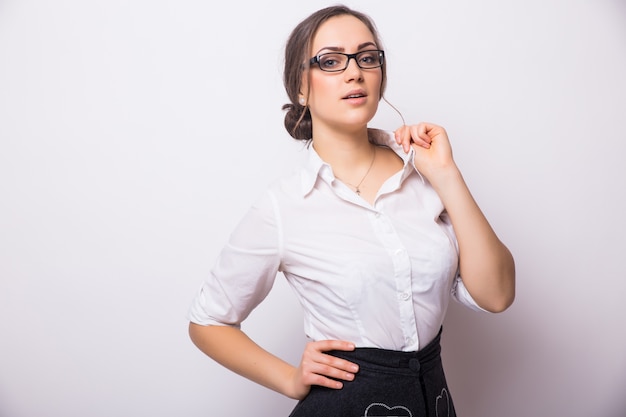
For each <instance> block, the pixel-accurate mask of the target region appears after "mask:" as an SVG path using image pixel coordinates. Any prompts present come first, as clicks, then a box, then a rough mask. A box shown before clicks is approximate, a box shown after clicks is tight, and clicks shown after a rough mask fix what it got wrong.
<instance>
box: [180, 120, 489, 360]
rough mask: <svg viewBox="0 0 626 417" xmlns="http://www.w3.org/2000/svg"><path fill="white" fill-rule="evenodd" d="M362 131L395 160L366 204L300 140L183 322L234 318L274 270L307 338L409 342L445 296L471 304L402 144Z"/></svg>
mask: <svg viewBox="0 0 626 417" xmlns="http://www.w3.org/2000/svg"><path fill="white" fill-rule="evenodd" d="M372 132H374V136H376V137H377V138H376V141H377V142H378V143H380V144H384V145H386V146H389V147H390V148H391V149H393V150H394V151H395V152H396V153H397V154H398V155H399V156H400V157H401V158H402V159H403V160H404V167H403V169H402V170H401V171H399V172H398V173H397V174H396V175H394V176H392V177H391V178H389V179H388V180H387V181H386V182H385V183H384V184H383V186H382V187H381V188H380V190H379V192H378V195H377V196H376V200H375V203H374V205H373V206H372V205H370V204H369V203H368V202H367V201H365V200H364V199H362V198H361V197H360V196H358V195H357V194H356V193H354V191H352V190H351V189H350V188H349V187H348V186H346V185H345V184H344V183H342V182H341V181H340V180H338V179H337V178H335V177H334V175H333V172H332V169H331V167H330V165H328V164H326V163H325V162H324V161H322V159H321V158H320V157H319V155H318V154H317V153H316V152H315V150H314V149H313V147H309V150H308V152H309V155H308V160H307V162H306V163H305V165H304V166H303V167H302V169H300V170H299V171H297V172H296V173H295V174H294V175H291V176H289V177H286V178H284V179H282V180H280V181H278V182H277V183H275V184H273V185H272V186H270V187H269V188H268V190H267V192H266V193H265V194H264V195H263V196H262V198H260V200H259V201H257V202H256V204H254V205H253V206H252V207H251V208H250V210H249V211H248V213H247V214H246V215H245V216H244V218H243V219H242V220H241V222H240V223H239V225H238V226H237V227H236V229H235V230H234V232H233V233H232V235H231V236H230V240H229V242H228V243H227V245H226V246H225V247H224V248H223V250H222V252H221V254H220V255H219V257H218V259H217V261H216V263H215V266H214V267H213V269H212V270H211V272H210V274H209V275H208V277H207V279H206V280H205V282H204V283H203V285H202V287H201V288H200V291H199V293H198V294H197V295H196V297H195V299H194V301H193V303H192V305H191V307H190V310H189V315H188V317H189V320H190V321H192V322H194V323H197V324H200V325H229V326H239V325H240V323H241V322H242V321H243V320H244V319H245V318H246V317H247V316H248V315H249V314H250V312H251V311H252V310H253V309H254V308H255V307H256V306H257V305H258V304H259V303H260V302H261V301H262V300H263V299H264V298H265V297H266V296H267V294H268V292H269V291H270V289H271V288H272V285H273V283H274V279H275V277H276V275H277V272H278V271H280V272H282V273H283V274H284V276H285V277H286V279H287V281H288V283H289V285H290V286H291V287H292V288H293V290H294V292H295V294H296V296H297V297H298V299H299V301H300V303H301V305H302V307H303V309H304V330H305V334H306V335H307V337H308V338H310V339H311V340H324V339H339V340H347V341H351V342H353V343H355V344H356V346H357V347H377V348H382V349H393V350H403V351H414V350H418V349H420V348H421V347H423V346H425V345H426V344H428V343H429V342H430V341H431V340H432V339H434V337H435V336H436V335H437V333H438V332H439V328H440V327H441V325H442V322H443V319H444V316H445V312H446V309H447V306H448V301H449V299H450V295H452V296H453V297H454V298H455V299H457V300H458V301H460V302H461V303H462V304H464V305H466V306H468V307H470V308H472V309H475V310H482V309H481V308H480V307H479V306H478V305H477V304H476V302H475V301H474V300H473V299H472V298H471V296H470V295H469V293H468V291H467V290H466V288H465V286H464V285H463V282H462V280H461V278H460V277H459V276H458V248H457V243H456V237H455V235H454V231H453V229H452V225H451V224H450V222H449V219H448V218H447V215H446V213H445V211H444V208H443V204H442V203H441V200H440V199H439V197H438V195H437V194H436V192H435V191H434V189H433V188H432V187H431V185H430V184H429V183H428V181H427V180H426V179H425V178H423V177H422V176H421V174H419V172H417V170H416V169H415V166H414V165H413V151H412V150H411V152H410V153H409V154H405V153H404V151H403V150H402V148H401V147H399V146H398V145H397V144H396V142H395V140H394V138H393V136H392V134H391V133H387V132H384V133H382V134H381V131H373V130H372Z"/></svg>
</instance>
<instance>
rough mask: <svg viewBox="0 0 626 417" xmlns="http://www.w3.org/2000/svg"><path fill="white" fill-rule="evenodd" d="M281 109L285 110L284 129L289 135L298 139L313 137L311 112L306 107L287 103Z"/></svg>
mask: <svg viewBox="0 0 626 417" xmlns="http://www.w3.org/2000/svg"><path fill="white" fill-rule="evenodd" d="M283 110H287V113H286V114H285V129H287V132H289V134H290V135H291V137H293V138H294V139H299V140H309V139H311V138H312V137H313V127H312V126H313V124H312V122H311V113H310V112H309V109H308V108H307V107H302V106H300V105H295V104H293V103H288V104H285V105H284V106H283ZM303 112H304V114H303Z"/></svg>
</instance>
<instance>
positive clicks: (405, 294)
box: [398, 291, 411, 301]
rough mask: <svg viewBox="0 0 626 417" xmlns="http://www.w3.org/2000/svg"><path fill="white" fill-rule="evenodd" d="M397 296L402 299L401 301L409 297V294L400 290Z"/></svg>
mask: <svg viewBox="0 0 626 417" xmlns="http://www.w3.org/2000/svg"><path fill="white" fill-rule="evenodd" d="M398 297H399V298H400V299H401V300H402V301H406V300H408V299H409V298H411V294H409V293H408V292H406V291H405V292H402V293H400V294H399V295H398Z"/></svg>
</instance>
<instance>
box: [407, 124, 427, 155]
mask: <svg viewBox="0 0 626 417" xmlns="http://www.w3.org/2000/svg"><path fill="white" fill-rule="evenodd" d="M423 131H424V124H423V123H420V124H417V125H413V126H411V138H412V143H413V144H415V145H417V146H420V147H422V148H425V149H429V148H430V144H431V143H432V140H431V138H430V137H429V136H428V135H425V134H424V133H423Z"/></svg>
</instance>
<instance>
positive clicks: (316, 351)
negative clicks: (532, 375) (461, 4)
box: [189, 6, 515, 417]
mask: <svg viewBox="0 0 626 417" xmlns="http://www.w3.org/2000/svg"><path fill="white" fill-rule="evenodd" d="M284 81H285V87H286V90H287V94H288V96H289V99H290V100H291V103H290V104H287V105H285V106H284V109H286V110H287V115H286V117H285V126H286V128H287V130H288V131H289V133H290V134H291V135H292V136H293V137H294V138H296V139H302V140H306V141H309V142H310V143H309V145H310V146H309V148H308V152H309V155H308V161H307V162H306V163H305V166H304V167H303V168H302V170H301V171H299V172H297V173H296V174H295V175H293V176H291V177H287V178H285V179H283V180H281V181H279V182H277V183H276V184H274V185H272V186H271V187H269V189H268V190H267V192H266V193H265V195H264V196H263V197H262V198H261V199H260V200H259V201H258V202H257V203H256V204H254V205H253V207H252V208H251V209H250V211H249V212H248V213H247V215H246V216H245V217H244V218H243V219H242V221H241V223H240V224H239V226H238V227H237V228H236V230H235V231H234V232H233V234H232V235H231V238H230V241H229V242H228V244H227V245H226V247H225V248H224V249H223V251H222V252H221V254H220V256H219V258H218V260H217V262H216V265H215V266H214V268H213V269H212V271H211V274H210V275H209V277H208V278H207V280H206V282H205V283H204V285H203V286H202V288H201V290H200V292H199V294H198V295H197V297H196V299H195V301H194V303H193V304H192V306H191V309H190V313H189V317H190V321H191V323H190V329H189V331H190V335H191V338H192V340H193V342H194V343H195V344H196V345H197V346H198V348H200V349H201V350H202V351H203V352H205V353H206V354H207V355H208V356H210V357H211V358H213V359H214V360H216V361H217V362H219V363H221V364H222V365H224V366H226V367H228V368H229V369H231V370H233V371H234V372H237V373H239V374H241V375H243V376H244V377H246V378H249V379H251V380H253V381H256V382H258V383H259V384H262V385H264V386H266V387H268V388H270V389H273V390H276V391H278V392H280V393H283V394H284V395H287V396H289V397H291V398H295V399H298V400H301V401H299V403H298V405H297V406H296V408H295V409H294V411H293V412H292V414H291V415H292V416H324V417H332V416H341V417H348V416H359V417H361V416H374V415H375V416H381V415H385V416H386V415H410V416H413V417H417V416H453V415H455V413H454V407H453V405H452V400H451V398H450V394H449V392H448V387H447V385H446V381H445V376H444V373H443V368H442V365H441V359H440V356H439V352H440V346H439V337H440V332H441V325H442V322H443V319H444V315H445V312H446V309H447V306H448V301H449V298H450V296H452V297H454V298H456V299H457V300H458V301H460V302H461V303H463V304H465V305H467V306H468V307H470V308H473V309H479V310H486V311H491V312H499V311H503V310H505V309H506V308H507V307H508V306H509V305H510V304H511V303H512V302H513V298H514V292H515V290H514V288H515V284H514V281H515V278H514V275H515V272H514V263H513V258H512V256H511V254H510V253H509V251H508V250H507V248H506V247H505V246H504V245H503V244H502V243H501V242H500V240H499V239H498V237H497V236H496V235H495V233H494V232H493V230H492V229H491V227H490V225H489V223H488V222H487V220H486V219H485V217H484V216H483V214H482V213H481V211H480V209H479V207H478V206H477V205H476V203H475V202H474V200H473V198H472V196H471V194H470V192H469V190H468V188H467V186H466V184H465V182H464V181H463V178H462V176H461V173H460V172H459V170H458V168H457V166H456V164H455V162H454V160H453V158H452V152H451V149H450V144H449V142H448V137H447V134H446V131H445V130H444V129H443V128H442V127H440V126H437V125H434V124H431V123H420V124H417V125H412V126H402V127H400V128H399V129H398V130H396V131H395V133H393V134H389V133H386V132H383V131H379V130H373V129H369V128H368V123H369V121H370V120H371V119H372V118H373V116H374V114H375V113H376V110H377V107H378V103H379V101H380V99H381V98H382V97H383V93H384V89H385V81H386V74H385V59H384V51H383V50H381V42H380V39H379V38H378V34H377V32H376V29H375V27H374V24H373V23H372V22H371V21H370V19H369V18H368V17H367V16H365V15H363V14H362V13H359V12H356V11H354V10H351V9H348V8H346V7H343V6H334V7H329V8H325V9H322V10H319V11H318V12H316V13H314V14H312V15H311V16H309V17H308V18H307V19H305V20H304V21H302V22H301V23H300V24H299V25H298V26H297V27H296V28H295V29H294V31H293V32H292V34H291V36H290V38H289V40H288V43H287V46H286V54H285V72H284ZM278 271H280V272H282V273H283V274H284V275H285V277H286V279H287V280H288V282H289V284H290V285H291V287H292V288H293V289H294V291H295V293H296V295H297V297H298V298H299V300H300V302H301V304H302V306H303V308H304V316H305V332H306V335H307V336H308V338H309V339H310V340H311V341H310V343H308V344H307V346H306V348H305V351H304V353H303V355H302V360H301V362H300V363H299V364H298V365H297V366H292V365H291V364H288V363H286V362H284V361H283V360H281V359H279V358H277V357H275V356H274V355H272V354H271V353H269V352H267V351H266V350H264V349H263V348H261V347H260V346H258V345H257V344H255V343H254V342H253V341H252V340H251V339H249V338H248V337H247V336H246V335H245V334H244V333H243V332H242V331H241V330H240V328H239V325H240V323H241V322H242V321H243V320H244V319H245V318H246V317H247V316H248V314H249V313H250V312H251V311H252V310H253V309H254V307H255V306H257V305H258V304H259V303H260V302H261V301H262V300H263V299H264V298H265V296H266V295H267V293H268V292H269V290H270V288H271V287H272V284H273V281H274V278H275V276H276V274H277V272H278Z"/></svg>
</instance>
